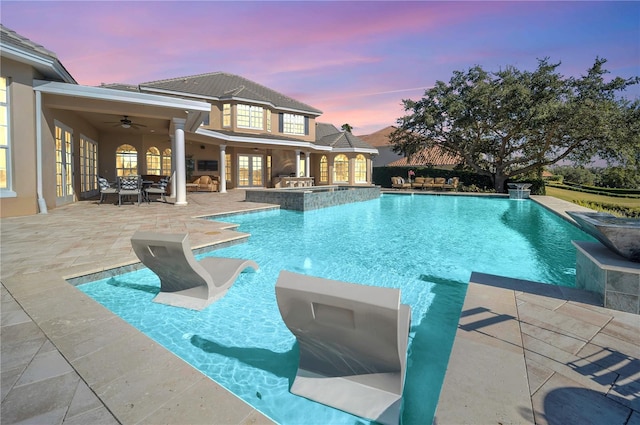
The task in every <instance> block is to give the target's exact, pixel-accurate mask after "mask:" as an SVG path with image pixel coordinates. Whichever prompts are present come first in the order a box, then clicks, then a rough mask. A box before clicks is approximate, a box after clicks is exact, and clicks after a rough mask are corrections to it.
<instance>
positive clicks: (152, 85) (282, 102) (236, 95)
mask: <svg viewBox="0 0 640 425" xmlns="http://www.w3.org/2000/svg"><path fill="white" fill-rule="evenodd" d="M140 90H141V91H160V92H164V93H174V94H188V95H192V96H196V97H204V98H210V99H217V100H225V99H229V100H230V99H238V100H248V101H253V102H256V103H266V104H271V105H273V106H274V107H275V108H278V109H283V110H291V111H299V112H304V113H308V114H311V115H320V114H322V111H320V110H319V109H316V108H313V107H311V106H309V105H307V104H305V103H302V102H299V101H297V100H295V99H292V98H290V97H288V96H285V95H284V94H282V93H279V92H277V91H275V90H272V89H270V88H268V87H265V86H263V85H261V84H258V83H256V82H254V81H251V80H248V79H246V78H244V77H241V76H239V75H234V74H228V73H225V72H212V73H208V74H200V75H192V76H187V77H178V78H170V79H167V80H158V81H149V82H146V83H142V84H140Z"/></svg>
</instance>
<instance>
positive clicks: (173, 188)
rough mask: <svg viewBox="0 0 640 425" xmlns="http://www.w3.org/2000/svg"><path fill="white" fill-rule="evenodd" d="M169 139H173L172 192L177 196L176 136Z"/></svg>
mask: <svg viewBox="0 0 640 425" xmlns="http://www.w3.org/2000/svg"><path fill="white" fill-rule="evenodd" d="M169 140H170V141H171V179H170V180H169V181H170V182H171V189H170V190H169V192H171V196H172V197H174V198H175V197H176V163H177V161H176V138H175V137H174V136H169Z"/></svg>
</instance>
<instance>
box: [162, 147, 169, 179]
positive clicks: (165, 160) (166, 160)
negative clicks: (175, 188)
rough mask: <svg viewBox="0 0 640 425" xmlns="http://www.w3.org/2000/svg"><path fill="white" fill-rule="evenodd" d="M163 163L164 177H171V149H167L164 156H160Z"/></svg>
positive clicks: (163, 152)
mask: <svg viewBox="0 0 640 425" xmlns="http://www.w3.org/2000/svg"><path fill="white" fill-rule="evenodd" d="M160 158H161V163H162V170H161V171H160V172H161V175H162V176H170V175H171V148H166V149H165V150H163V151H162V155H161V156H160Z"/></svg>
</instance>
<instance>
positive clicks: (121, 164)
mask: <svg viewBox="0 0 640 425" xmlns="http://www.w3.org/2000/svg"><path fill="white" fill-rule="evenodd" d="M116 174H117V175H118V176H131V175H136V174H138V151H136V148H134V147H133V146H131V145H120V146H118V148H117V149H116Z"/></svg>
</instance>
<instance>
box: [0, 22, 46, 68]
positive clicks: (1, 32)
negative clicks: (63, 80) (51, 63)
mask: <svg viewBox="0 0 640 425" xmlns="http://www.w3.org/2000/svg"><path fill="white" fill-rule="evenodd" d="M0 38H1V39H2V42H3V43H7V44H13V45H14V46H18V47H21V48H22V49H24V50H29V51H31V52H33V53H38V54H39V55H44V56H48V57H49V58H50V59H56V60H57V59H58V57H57V56H56V54H55V53H54V52H52V51H51V50H49V49H46V48H45V47H44V46H42V45H40V44H37V43H34V42H33V41H31V40H29V39H28V38H26V37H23V36H21V35H20V34H18V33H17V32H15V31H13V30H11V29H9V28H7V27H5V26H4V25H2V24H0Z"/></svg>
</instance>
